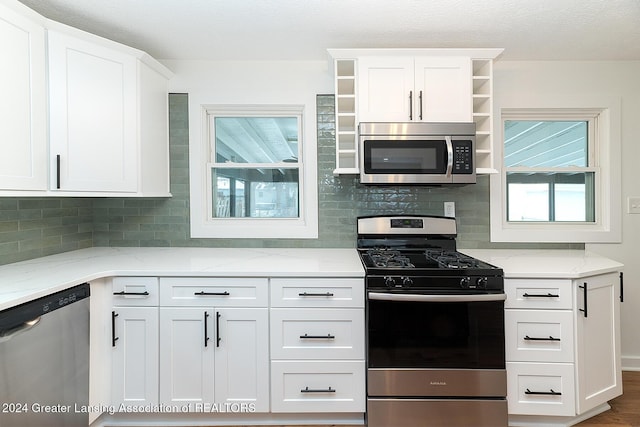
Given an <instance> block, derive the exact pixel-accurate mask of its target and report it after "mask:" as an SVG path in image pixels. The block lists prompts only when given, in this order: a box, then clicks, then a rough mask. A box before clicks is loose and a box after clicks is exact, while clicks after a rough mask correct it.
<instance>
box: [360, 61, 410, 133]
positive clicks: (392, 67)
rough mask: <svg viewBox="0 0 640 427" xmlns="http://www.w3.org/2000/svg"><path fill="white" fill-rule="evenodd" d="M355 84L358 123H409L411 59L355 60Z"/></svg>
mask: <svg viewBox="0 0 640 427" xmlns="http://www.w3.org/2000/svg"><path fill="white" fill-rule="evenodd" d="M357 81H358V118H359V119H358V120H359V121H360V122H376V121H399V122H406V121H409V120H413V118H412V116H413V115H414V114H413V113H414V112H415V111H414V107H413V102H414V101H415V96H416V94H415V93H414V90H413V86H414V68H413V58H405V57H391V58H384V57H363V58H359V59H358V80H357Z"/></svg>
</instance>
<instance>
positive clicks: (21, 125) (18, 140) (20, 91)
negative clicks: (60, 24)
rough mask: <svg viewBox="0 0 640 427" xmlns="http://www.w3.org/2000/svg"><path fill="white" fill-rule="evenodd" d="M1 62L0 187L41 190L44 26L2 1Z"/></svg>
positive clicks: (43, 170)
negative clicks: (3, 3)
mask: <svg viewBox="0 0 640 427" xmlns="http://www.w3.org/2000/svg"><path fill="white" fill-rule="evenodd" d="M0 62H1V63H2V66H0V93H2V96H0V190H46V189H47V157H46V156H47V145H46V144H47V134H46V130H47V122H46V120H47V116H46V112H47V110H46V99H47V98H46V97H47V95H46V87H45V81H46V75H45V70H46V68H45V35H44V28H43V27H42V26H41V25H39V24H37V23H35V22H32V21H31V20H30V19H28V18H27V17H24V16H22V15H20V14H19V13H17V12H15V11H13V10H11V9H9V8H8V7H7V6H4V5H0Z"/></svg>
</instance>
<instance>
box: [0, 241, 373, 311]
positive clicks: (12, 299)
mask: <svg viewBox="0 0 640 427" xmlns="http://www.w3.org/2000/svg"><path fill="white" fill-rule="evenodd" d="M113 276H181V277H197V276H201V277H203V276H204V277H206V276H218V277H220V276H222V277H224V276H226V277H364V268H363V267H362V263H361V262H360V258H359V257H358V254H357V252H356V250H355V249H334V248H328V249H300V248H171V247H163V248H113V247H112V248H89V249H80V250H77V251H72V252H65V253H61V254H57V255H51V256H47V257H43V258H36V259H32V260H28V261H22V262H17V263H13V264H7V265H4V266H0V310H3V309H6V308H9V307H12V306H15V305H18V304H22V303H24V302H27V301H31V300H33V299H36V298H39V297H42V296H46V295H48V294H51V293H53V292H57V291H60V290H63V289H66V288H69V287H71V286H74V285H77V284H80V283H83V282H89V281H91V280H95V279H99V278H103V277H113Z"/></svg>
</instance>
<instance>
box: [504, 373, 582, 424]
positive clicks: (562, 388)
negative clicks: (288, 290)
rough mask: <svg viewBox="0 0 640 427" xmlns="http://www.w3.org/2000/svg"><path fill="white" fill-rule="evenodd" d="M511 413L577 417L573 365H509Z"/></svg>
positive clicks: (508, 379) (508, 383)
mask: <svg viewBox="0 0 640 427" xmlns="http://www.w3.org/2000/svg"><path fill="white" fill-rule="evenodd" d="M507 372H508V373H509V374H508V375H507V396H508V400H509V413H510V414H527V415H563V416H572V415H575V410H576V409H575V408H576V407H575V397H576V396H575V384H574V376H573V364H572V363H525V362H508V363H507Z"/></svg>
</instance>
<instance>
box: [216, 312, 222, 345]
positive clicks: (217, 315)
mask: <svg viewBox="0 0 640 427" xmlns="http://www.w3.org/2000/svg"><path fill="white" fill-rule="evenodd" d="M220 316H222V315H221V314H220V312H219V311H216V347H220V341H222V338H220Z"/></svg>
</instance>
